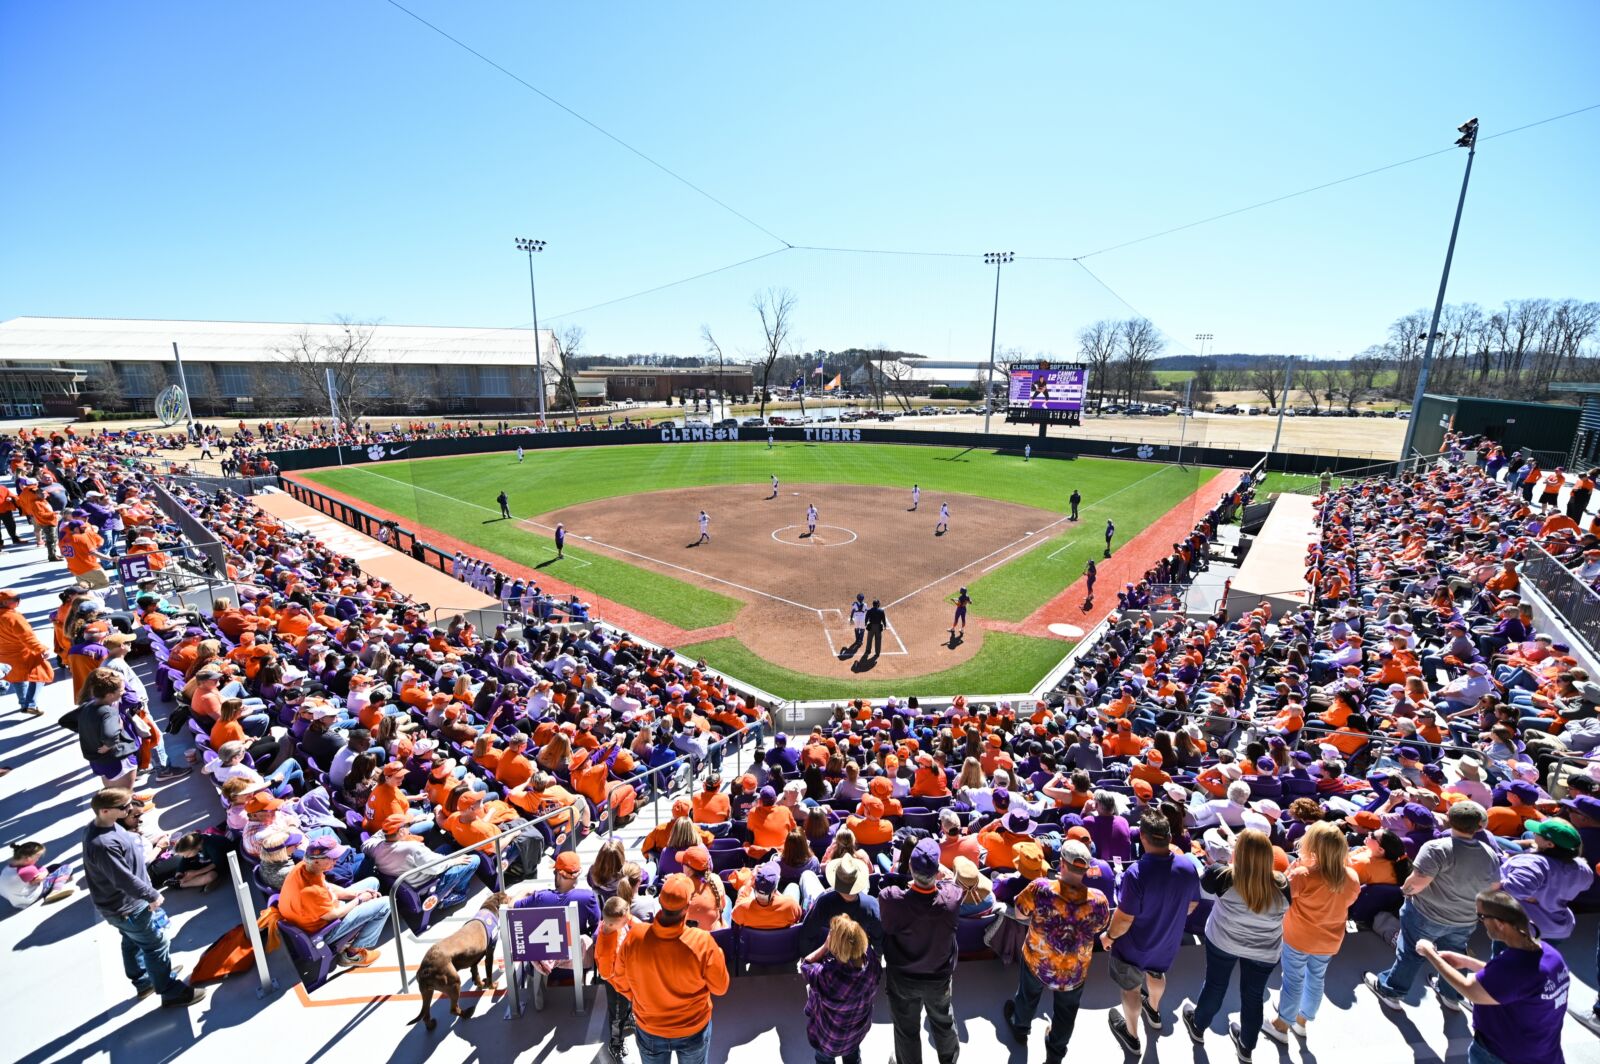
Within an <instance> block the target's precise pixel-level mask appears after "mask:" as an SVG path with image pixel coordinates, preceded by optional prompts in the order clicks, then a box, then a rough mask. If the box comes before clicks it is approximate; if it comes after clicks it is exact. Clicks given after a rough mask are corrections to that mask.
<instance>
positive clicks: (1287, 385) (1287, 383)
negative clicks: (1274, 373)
mask: <svg viewBox="0 0 1600 1064" xmlns="http://www.w3.org/2000/svg"><path fill="white" fill-rule="evenodd" d="M1293 387H1294V356H1293V355H1290V356H1289V361H1288V362H1287V363H1286V364H1285V365H1284V367H1283V395H1282V396H1281V397H1280V398H1279V399H1278V430H1277V431H1276V432H1274V433H1273V434H1272V453H1273V454H1277V453H1278V441H1279V440H1281V439H1283V412H1284V410H1285V409H1287V408H1288V406H1289V390H1290V389H1291V388H1293Z"/></svg>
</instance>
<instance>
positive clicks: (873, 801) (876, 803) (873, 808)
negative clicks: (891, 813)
mask: <svg viewBox="0 0 1600 1064" xmlns="http://www.w3.org/2000/svg"><path fill="white" fill-rule="evenodd" d="M861 812H862V813H863V814H864V815H866V816H869V817H874V818H876V817H880V816H882V815H883V799H882V798H879V797H878V796H877V795H876V794H869V795H867V796H866V797H864V798H862V799H861Z"/></svg>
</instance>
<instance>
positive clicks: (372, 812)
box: [363, 761, 433, 832]
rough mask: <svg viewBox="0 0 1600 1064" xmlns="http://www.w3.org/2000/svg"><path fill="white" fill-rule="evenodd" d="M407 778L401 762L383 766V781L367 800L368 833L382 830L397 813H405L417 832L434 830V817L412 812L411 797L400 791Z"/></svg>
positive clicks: (424, 813) (420, 811) (391, 762)
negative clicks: (385, 822) (384, 824)
mask: <svg viewBox="0 0 1600 1064" xmlns="http://www.w3.org/2000/svg"><path fill="white" fill-rule="evenodd" d="M405 778H406V767H405V765H403V764H401V763H400V762H399V761H390V762H389V763H388V764H386V765H384V766H383V781H382V782H381V783H379V784H378V785H377V786H376V787H374V788H372V794H371V796H370V797H369V798H368V799H367V810H366V812H367V818H366V821H365V823H364V825H363V826H364V827H365V828H366V830H367V831H378V830H380V829H381V828H382V827H383V822H384V821H385V820H388V819H389V818H390V817H391V816H393V815H394V814H396V813H404V814H405V815H406V817H407V818H408V821H409V823H410V826H411V828H412V829H413V830H414V831H415V832H423V831H431V830H432V829H433V817H431V816H429V815H428V814H427V813H426V812H424V811H423V810H420V809H419V810H416V811H414V812H413V811H412V809H411V796H410V795H408V794H406V793H405V791H403V790H401V789H400V785H401V783H403V782H404V781H405Z"/></svg>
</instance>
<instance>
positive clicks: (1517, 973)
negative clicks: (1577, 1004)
mask: <svg viewBox="0 0 1600 1064" xmlns="http://www.w3.org/2000/svg"><path fill="white" fill-rule="evenodd" d="M1477 909H1478V922H1479V923H1481V924H1482V925H1483V930H1484V931H1485V932H1486V933H1487V934H1488V936H1489V939H1490V941H1492V942H1493V943H1494V945H1495V946H1496V948H1497V949H1498V950H1499V952H1497V953H1496V954H1495V955H1494V956H1492V957H1490V958H1489V960H1488V961H1480V960H1478V959H1477V958H1476V957H1469V956H1467V955H1465V954H1462V953H1455V952H1453V951H1450V950H1445V951H1443V952H1440V951H1439V950H1438V949H1436V948H1435V947H1434V944H1433V942H1432V941H1430V940H1428V939H1423V940H1422V941H1420V942H1418V943H1417V953H1419V954H1420V955H1421V956H1422V957H1423V959H1425V960H1426V961H1427V962H1428V963H1429V964H1431V965H1433V967H1434V969H1435V970H1436V971H1437V972H1438V973H1439V978H1440V979H1441V980H1443V981H1444V982H1446V983H1448V984H1450V986H1451V987H1452V988H1453V989H1454V990H1455V991H1456V992H1457V993H1458V994H1460V995H1461V996H1462V997H1464V998H1466V999H1467V1000H1468V1001H1470V1002H1472V1045H1471V1047H1469V1048H1468V1050H1467V1062H1468V1064H1564V1062H1565V1059H1566V1058H1565V1057H1564V1056H1563V1055H1562V1052H1561V1023H1562V1020H1563V1019H1564V1018H1565V1015H1566V1009H1567V989H1568V987H1569V985H1570V983H1571V974H1570V973H1569V972H1568V971H1567V965H1566V962H1565V961H1564V960H1562V958H1561V954H1560V953H1558V952H1556V949H1555V947H1553V946H1551V945H1550V944H1549V943H1548V942H1542V941H1540V940H1539V939H1538V938H1536V937H1534V933H1533V927H1532V925H1531V924H1530V922H1529V920H1528V913H1527V911H1526V910H1524V909H1523V907H1522V905H1521V904H1520V903H1519V902H1518V901H1517V900H1516V899H1515V898H1513V897H1512V896H1511V895H1509V894H1507V893H1506V892H1505V891H1502V890H1485V891H1482V892H1480V893H1479V894H1478V896H1477Z"/></svg>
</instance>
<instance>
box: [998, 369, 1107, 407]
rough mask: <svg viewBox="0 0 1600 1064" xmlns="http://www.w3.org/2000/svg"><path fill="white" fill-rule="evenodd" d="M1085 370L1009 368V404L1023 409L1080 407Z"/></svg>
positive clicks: (1086, 373)
mask: <svg viewBox="0 0 1600 1064" xmlns="http://www.w3.org/2000/svg"><path fill="white" fill-rule="evenodd" d="M1087 376H1088V371H1087V370H1084V369H1081V368H1080V369H1021V368H1017V369H1013V370H1012V371H1011V391H1010V400H1009V405H1010V406H1012V407H1020V408H1022V409H1026V410H1072V411H1081V410H1082V409H1083V392H1084V384H1085V380H1086V378H1087Z"/></svg>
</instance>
